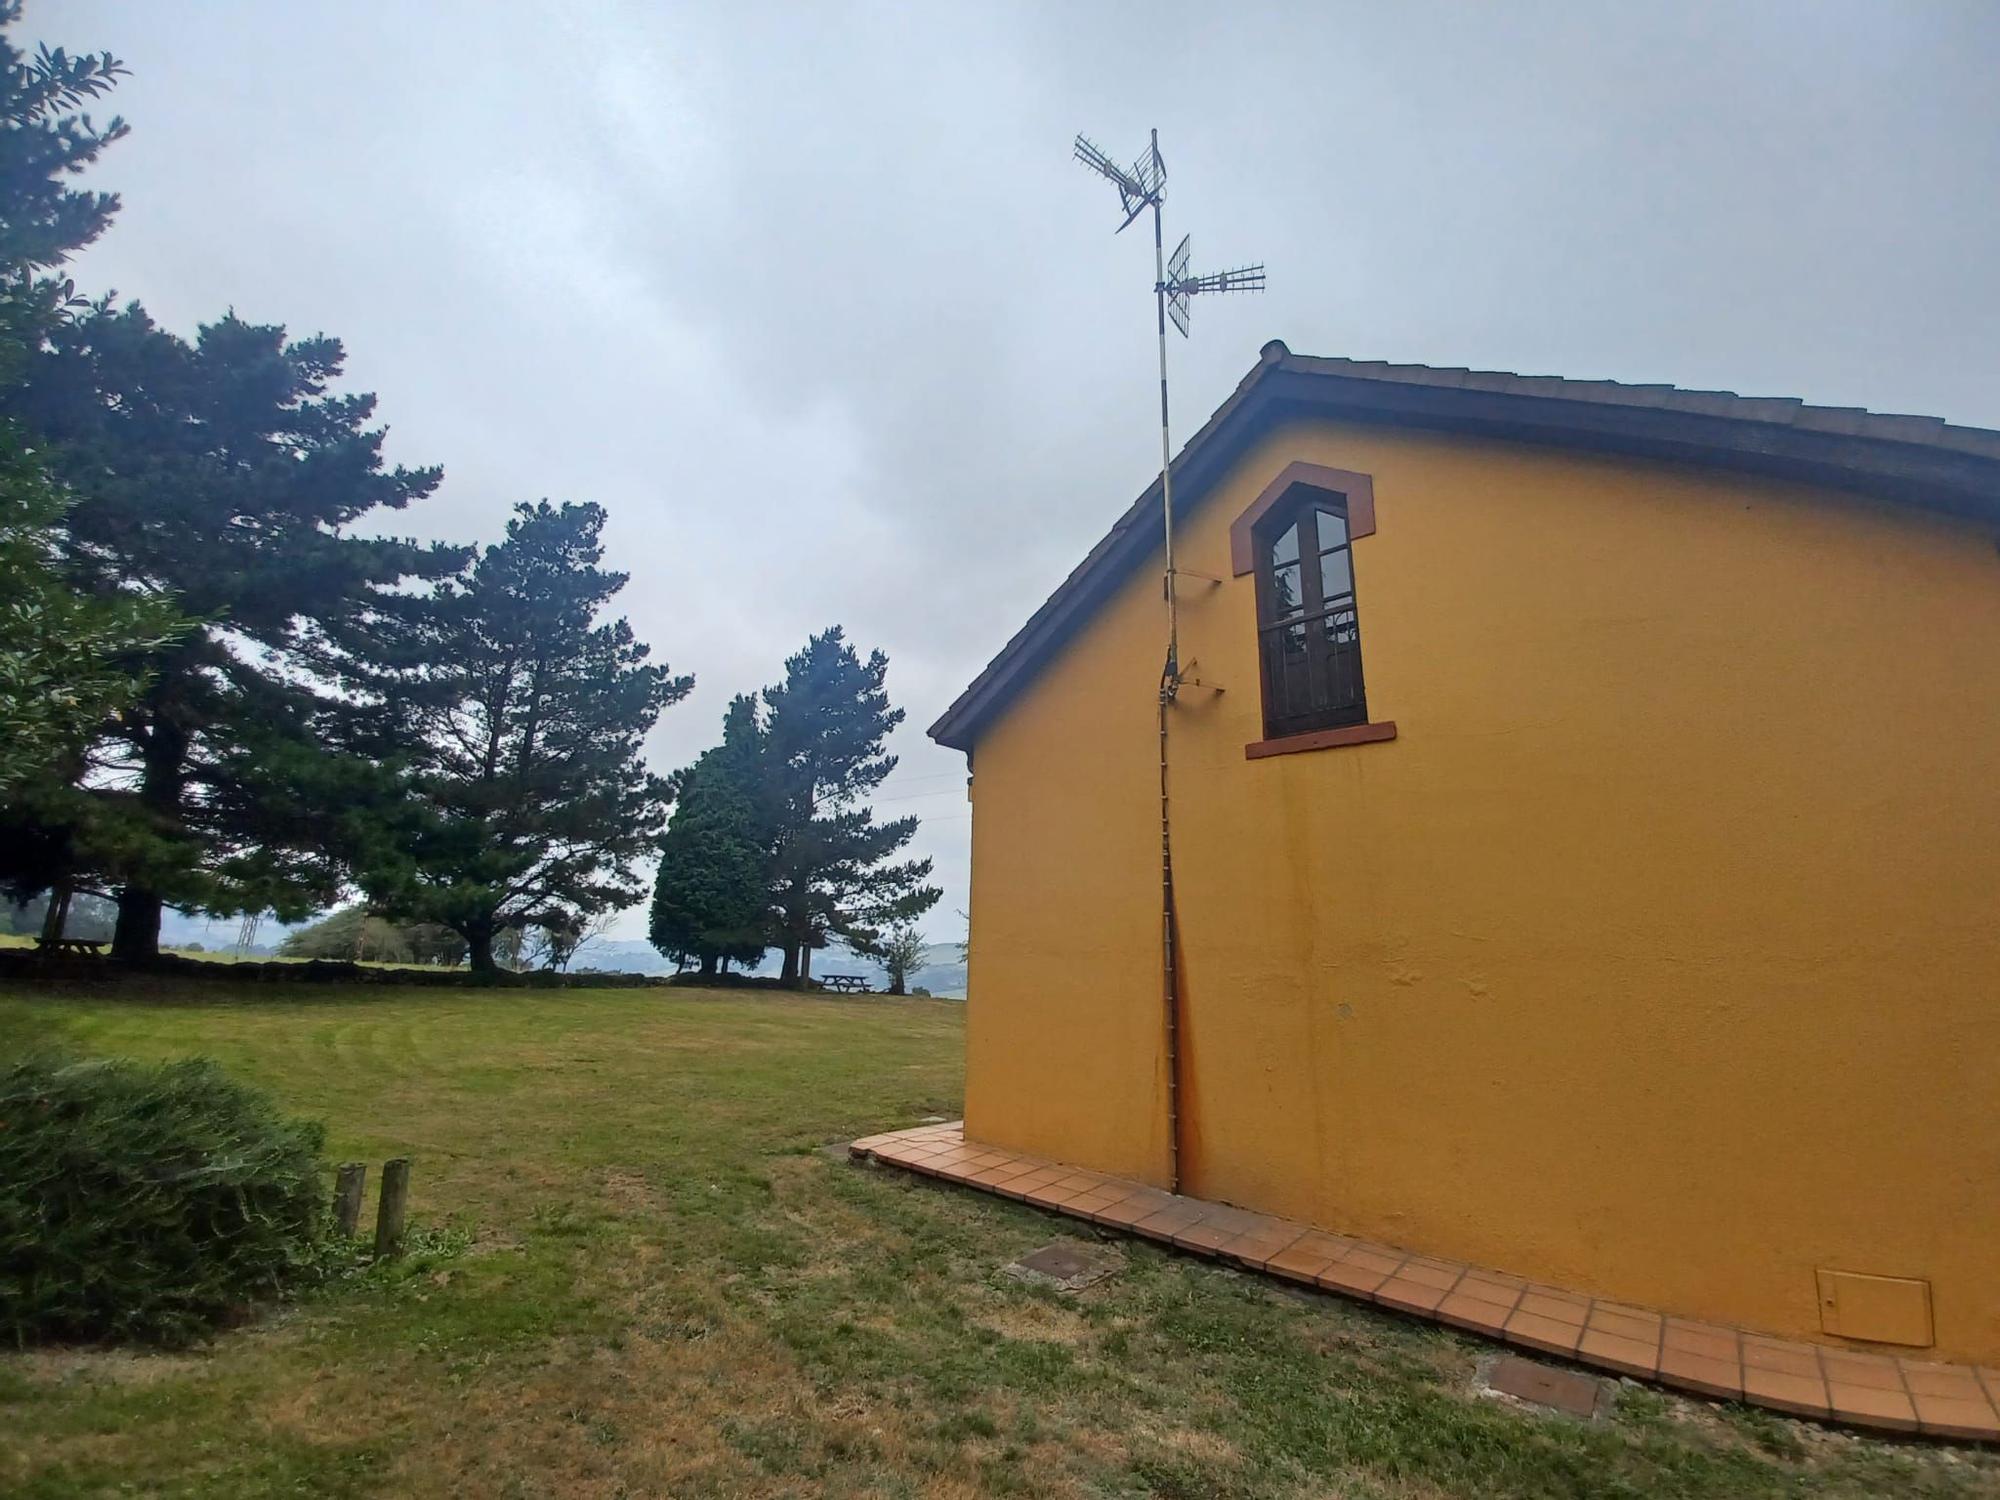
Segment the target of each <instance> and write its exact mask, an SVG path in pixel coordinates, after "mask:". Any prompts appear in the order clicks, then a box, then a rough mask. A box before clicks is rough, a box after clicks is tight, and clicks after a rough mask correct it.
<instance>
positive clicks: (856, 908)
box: [764, 625, 943, 982]
mask: <svg viewBox="0 0 2000 1500" xmlns="http://www.w3.org/2000/svg"><path fill="white" fill-rule="evenodd" d="M888 674H889V658H888V657H886V656H884V655H883V654H882V653H881V652H880V651H874V652H870V653H869V656H868V659H867V661H865V662H864V661H862V660H861V659H860V657H859V656H857V655H856V654H855V650H854V648H853V647H852V646H850V645H848V644H847V641H846V638H845V636H844V634H843V633H842V631H841V628H840V627H839V626H838V625H836V626H834V627H832V628H831V629H829V630H826V631H824V632H822V633H821V634H819V635H816V636H813V637H812V638H811V639H810V640H808V641H807V642H806V645H805V649H804V650H803V651H801V652H799V653H798V654H797V655H796V656H793V657H791V658H789V659H788V660H787V661H786V662H785V680H784V682H783V683H781V684H780V685H778V686H776V687H769V688H766V689H765V690H764V701H765V705H766V707H767V708H768V710H769V720H768V722H767V725H766V753H765V757H764V759H765V764H766V787H767V796H768V798H769V806H770V810H771V816H772V819H773V823H774V835H775V836H774V839H773V845H772V867H771V872H772V873H771V879H772V890H771V904H772V906H773V908H774V910H775V920H774V927H775V933H774V936H775V937H776V940H777V942H778V943H779V945H780V946H781V947H782V948H783V950H784V969H783V978H784V979H785V980H786V981H789V982H803V981H804V980H806V979H809V978H810V977H811V973H812V957H811V955H812V952H813V950H814V949H818V948H824V947H825V946H826V945H827V944H828V942H829V941H831V940H832V939H833V938H839V939H841V940H842V941H844V942H845V943H846V944H847V945H848V946H849V947H850V948H852V949H854V950H855V951H856V952H859V953H874V952H876V951H878V946H879V943H880V941H881V936H882V933H883V931H884V930H885V929H887V928H889V927H891V926H893V925H894V924H895V923H897V922H899V921H910V920H913V919H915V918H916V917H919V916H921V915H922V914H923V913H925V912H926V911H929V910H930V908H931V907H932V906H933V905H935V904H936V903H937V900H938V897H939V896H940V895H942V894H943V893H942V892H941V891H940V890H939V889H938V888H937V887H936V886H934V885H928V884H926V883H925V881H926V880H927V878H928V877H929V875H930V872H931V862H930V861H929V860H928V859H921V860H905V861H901V862H896V863H892V862H891V857H892V856H893V855H895V854H896V852H897V851H898V850H900V849H902V848H903V847H904V846H905V845H906V844H908V843H909V841H910V840H911V839H912V838H913V837H915V835H916V831H917V820H916V819H915V818H913V817H909V818H894V819H891V820H890V821H889V822H886V823H879V824H878V823H877V822H876V821H875V814H874V810H873V809H872V808H870V807H867V806H865V805H862V803H863V799H864V798H865V797H866V796H867V794H868V793H869V792H871V791H873V790H874V789H875V788H876V787H878V786H880V785H881V784H882V781H883V778H885V777H886V776H887V775H888V774H889V773H890V772H891V771H892V770H894V769H895V766H896V757H895V756H893V755H890V754H888V753H887V752H886V751H885V750H884V749H883V741H884V740H885V739H886V738H887V737H888V735H889V732H890V731H891V730H892V729H894V728H895V727H896V726H897V725H898V724H900V723H902V721H903V710H901V709H900V708H891V707H890V706H889V695H888V693H887V692H886V691H885V690H884V687H883V684H884V683H885V681H886V680H887V678H888Z"/></svg>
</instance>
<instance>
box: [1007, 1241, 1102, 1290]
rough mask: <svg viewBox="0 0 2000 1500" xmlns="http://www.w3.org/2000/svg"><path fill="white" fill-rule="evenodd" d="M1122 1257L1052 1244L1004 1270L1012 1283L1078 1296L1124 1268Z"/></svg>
mask: <svg viewBox="0 0 2000 1500" xmlns="http://www.w3.org/2000/svg"><path fill="white" fill-rule="evenodd" d="M1124 1264H1125V1262H1124V1260H1123V1258H1122V1257H1120V1256H1119V1255H1117V1254H1116V1253H1115V1252H1113V1251H1110V1250H1101V1249H1094V1248H1092V1247H1090V1246H1088V1245H1076V1244H1055V1245H1044V1246H1042V1248H1041V1249H1039V1250H1036V1251H1033V1252H1031V1253H1030V1254H1027V1255H1024V1256H1022V1257H1021V1258H1020V1259H1019V1260H1017V1261H1015V1262H1014V1263H1013V1264H1012V1265H1010V1266H1008V1267H1007V1268H1006V1271H1007V1274H1008V1275H1009V1276H1012V1277H1013V1278H1014V1279H1015V1280H1016V1281H1027V1282H1033V1283H1036V1284H1039V1285H1042V1286H1053V1287H1056V1288H1059V1289H1060V1290H1062V1291H1065V1292H1080V1291H1082V1290H1083V1289H1084V1288H1085V1287H1087V1286H1090V1285H1091V1284H1092V1283H1094V1282H1099V1281H1102V1280H1103V1279H1104V1278H1105V1277H1107V1276H1109V1275H1112V1274H1113V1273H1114V1272H1116V1271H1118V1270H1119V1269H1121V1268H1122V1267H1123V1266H1124Z"/></svg>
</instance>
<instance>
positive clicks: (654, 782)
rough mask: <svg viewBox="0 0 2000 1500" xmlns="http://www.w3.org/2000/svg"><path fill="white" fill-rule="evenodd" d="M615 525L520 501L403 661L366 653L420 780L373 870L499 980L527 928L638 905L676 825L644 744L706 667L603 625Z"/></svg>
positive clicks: (359, 681)
mask: <svg viewBox="0 0 2000 1500" xmlns="http://www.w3.org/2000/svg"><path fill="white" fill-rule="evenodd" d="M604 519H605V517H604V511H603V508H602V507H600V506H596V505H563V506H561V507H556V506H553V505H550V504H549V503H548V502H547V501H546V500H544V501H541V502H539V503H537V504H534V505H520V506H516V507H515V514H514V518H513V519H512V520H511V521H509V522H508V523H507V537H506V540H505V541H503V542H501V543H500V544H499V545H497V546H492V547H488V548H487V549H486V551H485V553H484V554H483V555H482V556H481V557H480V558H479V560H478V562H477V563H476V564H475V565H474V566H473V568H472V571H471V573H470V575H469V576H468V577H466V578H464V579H462V580H451V581H448V582H446V583H444V584H442V585H441V586H440V587H439V588H438V589H437V590H436V591H435V593H434V594H433V596H432V597H431V598H430V599H429V600H428V601H426V602H425V604H424V606H423V608H422V610H420V611H417V612H414V613H413V614H412V616H411V617H410V619H408V620H407V621H405V622H404V623H405V627H406V628H405V629H404V631H403V632H402V634H401V636H400V637H399V638H397V639H395V640H394V641H393V645H394V649H395V651H396V652H397V653H398V654H397V656H396V657H395V659H394V660H393V661H392V662H391V663H390V664H389V665H388V666H386V667H384V666H380V665H377V664H376V661H375V660H374V659H373V658H371V659H367V660H362V661H358V662H355V663H353V664H352V672H353V679H352V680H353V681H354V683H355V685H356V686H358V687H362V688H364V689H365V690H366V691H367V692H368V693H369V694H370V695H371V696H372V697H373V698H374V699H375V701H376V702H377V703H378V704H379V705H380V712H381V714H382V715H383V717H384V723H385V730H384V738H385V741H386V742H390V743H400V744H401V745H402V746H404V751H403V754H404V756H405V758H406V760H407V763H408V775H409V781H408V793H407V798H406V801H405V803H404V805H403V807H402V808H401V809H400V812H399V815H398V818H397V819H396V820H393V821H392V822H391V823H389V824H385V825H384V830H383V832H382V834H381V836H379V837H377V838H375V839H373V840H372V841H371V842H370V844H369V845H368V847H366V848H363V849H359V850H357V851H356V853H355V855H354V859H355V862H356V864H357V867H358V868H357V871H356V878H357V880H358V881H359V883H360V884H361V886H362V888H363V889H364V890H366V891H367V892H368V894H369V896H370V898H371V900H372V901H373V903H374V904H375V905H376V906H377V907H379V908H381V909H382V910H384V911H387V912H392V913H394V914H395V915H396V916H398V917H400V918H406V919H413V920H418V921H431V922H438V923H442V924H443V925H445V926H447V927H450V928H451V929H452V930H453V931H455V932H457V933H459V934H460V935H461V936H462V937H464V939H465V940H466V943H467V944H468V946H469V948H470V956H471V961H472V968H473V970H474V971H475V972H477V973H480V974H483V975H491V974H492V973H493V972H494V954H495V951H496V947H498V948H501V949H505V948H508V947H510V946H511V945H512V944H514V943H515V942H516V941H517V940H518V939H519V937H520V936H521V932H522V929H524V928H528V927H547V926H552V925H557V924H573V923H575V922H578V921H580V920H583V919H587V918H589V917H591V916H594V915H596V914H597V913H599V912H602V911H606V910H611V909H615V908H617V907H620V906H626V905H630V904H631V903H632V902H633V901H635V900H636V899H638V898H639V897H640V896H641V895H642V894H643V887H641V886H638V885H636V884H635V883H634V881H633V878H632V869H631V867H632V863H633V861H634V860H636V859H638V858H639V857H640V856H642V855H644V854H645V853H647V852H649V851H650V850H651V849H652V848H653V847H654V846H655V843H656V841H657V840H658V837H659V833H660V827H661V824H662V822H663V820H664V804H665V793H666V786H665V783H664V782H662V780H661V779H660V778H659V777H656V776H653V775H651V774H650V773H648V771H647V770H646V767H645V762H644V759H643V757H642V755H641V749H642V745H643V742H644V739H645V736H646V734H647V732H648V731H649V730H650V729H651V728H652V727H653V723H654V721H655V720H656V719H657V718H658V717H659V714H660V711H661V710H662V709H663V708H665V707H666V706H667V705H669V704H671V703H674V702H677V701H678V700H679V699H681V698H682V697H684V696H686V694H687V692H688V690H689V689H690V688H691V687H692V686H693V685H694V679H693V678H691V677H674V676H672V675H670V673H669V672H668V669H667V668H666V667H665V666H664V665H658V666H656V665H653V664H651V663H650V662H648V660H647V657H648V655H649V654H650V653H649V649H648V648H647V647H646V646H645V645H644V644H642V643H641V642H639V641H638V640H636V639H635V638H634V637H633V634H632V627H631V626H630V625H629V624H628V623H627V622H626V621H625V620H623V619H619V620H614V621H611V622H610V623H608V624H598V623H597V617H598V614H599V612H600V611H601V610H602V609H603V608H604V606H605V605H606V604H608V603H609V602H610V600H611V598H612V597H613V596H614V595H616V594H617V593H618V591H619V590H620V589H622V588H623V587H624V586H625V582H626V575H624V574H623V573H610V572H606V571H604V570H602V569H601V568H599V567H598V566H597V564H598V562H599V561H600V560H601V558H602V556H603V548H602V546H601V545H600V541H599V537H600V533H601V532H602V530H603V527H604ZM389 644H390V641H389V640H388V638H384V639H383V640H378V641H375V642H372V643H371V651H380V650H383V649H386V648H387V647H388V645H389Z"/></svg>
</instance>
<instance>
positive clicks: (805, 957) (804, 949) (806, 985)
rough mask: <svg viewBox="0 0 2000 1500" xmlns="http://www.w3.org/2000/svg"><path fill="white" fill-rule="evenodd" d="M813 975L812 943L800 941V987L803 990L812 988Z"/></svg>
mask: <svg viewBox="0 0 2000 1500" xmlns="http://www.w3.org/2000/svg"><path fill="white" fill-rule="evenodd" d="M812 977H813V950H812V944H811V943H800V944H799V988H800V989H802V990H809V989H811V988H812Z"/></svg>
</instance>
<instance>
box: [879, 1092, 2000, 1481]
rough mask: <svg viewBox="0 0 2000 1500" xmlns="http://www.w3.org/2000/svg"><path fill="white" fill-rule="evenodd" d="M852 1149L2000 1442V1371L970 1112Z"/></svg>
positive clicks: (1533, 1332) (1702, 1386) (1912, 1425)
mask: <svg viewBox="0 0 2000 1500" xmlns="http://www.w3.org/2000/svg"><path fill="white" fill-rule="evenodd" d="M848 1149H849V1150H850V1151H851V1152H852V1153H853V1154H854V1155H855V1156H857V1157H872V1158H873V1159H874V1160H876V1161H879V1162H884V1163H886V1164H888V1165H890V1166H895V1167H903V1168H907V1169H908V1170H910V1171H912V1172H921V1173H923V1174H925V1175H927V1176H931V1177H941V1178H944V1179H946V1180H947V1181H950V1182H956V1183H961V1184H963V1185H965V1186H968V1187H977V1188H984V1189H985V1190H986V1191H988V1192H992V1193H998V1194H1000V1195H1001V1196H1002V1197H1006V1198H1018V1199H1021V1200H1022V1201H1023V1202H1026V1203H1031V1204H1033V1205H1034V1206H1035V1207H1037V1208H1045V1209H1048V1210H1051V1211H1052V1212H1055V1213H1060V1214H1068V1215H1070V1216H1071V1217H1073V1218H1079V1219H1087V1220H1089V1221H1090V1222H1092V1223H1094V1224H1101V1225H1103V1226H1105V1227H1106V1228H1108V1229H1115V1230H1119V1231H1123V1232H1127V1233H1131V1234H1139V1235H1144V1236H1145V1237H1146V1238H1148V1239H1154V1240H1159V1241H1160V1242H1162V1243H1163V1244H1170V1245H1174V1246H1177V1247H1178V1248H1180V1249H1182V1250H1186V1251H1190V1252H1192V1253H1194V1254H1197V1255H1205V1256H1208V1257H1210V1258H1211V1259H1215V1260H1224V1261H1230V1262H1233V1263H1235V1264H1237V1265H1241V1266H1245V1267H1248V1268H1249V1269H1251V1270H1255V1271H1265V1272H1269V1273H1270V1274H1271V1275H1273V1276H1282V1277H1285V1278H1287V1279H1289V1280H1292V1281H1299V1282H1304V1283H1306V1284H1307V1285H1310V1286H1317V1287H1321V1288H1323V1289H1325V1290H1326V1291H1329V1292H1338V1293H1340V1294H1341V1295H1343V1296H1348V1297H1355V1298H1359V1299H1361V1300H1362V1301H1365V1302H1379V1303H1381V1304H1382V1305H1383V1306H1384V1307H1393V1308H1396V1309H1397V1310H1399V1311H1401V1312H1406V1313H1412V1314H1415V1315H1416V1316H1418V1317H1422V1318H1431V1319H1434V1320H1436V1321H1438V1322H1442V1323H1449V1324H1451V1325H1453V1326H1454V1327H1457V1328H1463V1329H1466V1330H1468V1331H1470V1332H1472V1333H1477V1334H1483V1335H1485V1336H1486V1337H1488V1338H1492V1339H1498V1340H1500V1341H1502V1342H1504V1343H1509V1344H1517V1345H1520V1346H1522V1347H1523V1348H1528V1349H1534V1350H1538V1351H1539V1352H1541V1353H1543V1354H1553V1355H1559V1356H1561V1357H1562V1358H1565V1359H1573V1360H1577V1361H1579V1362H1581V1363H1583V1364H1587V1365H1596V1366H1597V1367H1599V1368H1600V1369H1605V1370H1612V1371H1616V1372H1617V1373H1619V1374H1621V1375H1632V1376H1635V1377H1637V1378H1639V1379H1641V1380H1652V1381H1657V1382H1658V1383H1659V1384H1661V1385H1668V1386H1677V1387H1679V1388H1681V1389H1683V1390H1688V1391H1693V1392H1696V1393H1697V1394H1699V1395H1703V1396H1711V1397H1725V1398H1728V1399H1730V1400H1738V1401H1748V1402H1751V1403H1753V1404H1755V1405H1758V1406H1768V1407H1770V1408H1772V1409H1773V1410H1776V1411H1782V1412H1788V1413H1790V1414H1792V1415H1795V1416H1806V1417H1820V1418H1829V1419H1832V1420H1835V1421H1840V1422H1849V1423H1852V1424H1854V1425H1856V1426H1859V1427H1873V1428H1878V1429H1887V1430H1890V1431H1895V1432H1922V1433H1926V1434H1928V1435H1930V1436H1933V1437H1943V1438H1962V1439H1963V1438H1970V1439H1981V1440H1985V1441H1988V1442H1993V1441H2000V1408H1996V1403H2000V1370H1992V1369H1985V1368H1977V1369H1975V1368H1974V1367H1973V1366H1971V1365H1946V1364H1934V1363H1930V1362H1927V1361H1923V1360H1915V1359H1899V1358H1895V1357H1893V1356H1889V1355H1882V1354H1867V1353H1862V1352H1860V1351H1858V1350H1856V1351H1849V1350H1844V1349H1833V1348H1827V1347H1823V1346H1821V1345H1818V1344H1805V1343H1799V1342H1796V1341H1794V1340H1791V1339H1778V1338H1767V1337H1765V1336H1764V1335H1762V1334H1756V1333H1750V1332H1747V1331H1745V1330H1743V1329H1738V1328H1729V1327H1724V1326H1722V1325H1719V1324H1714V1323H1696V1322H1691V1321H1689V1320H1688V1319H1686V1318H1672V1317H1663V1316H1662V1315H1661V1314H1659V1313H1656V1312H1652V1311H1649V1310H1648V1309H1646V1308H1643V1307H1627V1306H1624V1305H1622V1304H1619V1303H1615V1302H1607V1301H1604V1300H1603V1299H1602V1298H1592V1297H1586V1296H1583V1295H1581V1294H1579V1293H1576V1292H1566V1291H1563V1290H1561V1289H1560V1288H1557V1287H1548V1286H1537V1285H1534V1284H1532V1283H1530V1282H1527V1281H1524V1280H1523V1279H1522V1278H1521V1277H1519V1276H1509V1275H1506V1274H1505V1273H1503V1272H1500V1271H1487V1270H1483V1269H1481V1268H1480V1267H1478V1266H1468V1265H1464V1264H1461V1263H1460V1262H1458V1261H1455V1260H1439V1259H1437V1258H1435V1257H1433V1256H1427V1255H1410V1254H1408V1253H1407V1252H1405V1251H1402V1250H1396V1249H1392V1248H1391V1247H1389V1246H1387V1245H1377V1244H1373V1243H1371V1242H1370V1241H1367V1240H1357V1239H1350V1238H1348V1237H1347V1236H1345V1235H1338V1234H1328V1233H1326V1232H1325V1231H1323V1230H1318V1229H1313V1228H1311V1227H1309V1226H1308V1225H1305V1224H1298V1223H1294V1222H1292V1221H1291V1220H1288V1219H1276V1218H1272V1217H1270V1216H1269V1215H1267V1214H1256V1213H1249V1212H1247V1211H1245V1210H1243V1209H1240V1208H1230V1207H1228V1206H1226V1205H1224V1204H1220V1203H1209V1202H1206V1201H1205V1200H1203V1199H1200V1198H1186V1197H1177V1196H1175V1195H1174V1194H1171V1193H1165V1192H1162V1191H1160V1190H1159V1189H1158V1188H1151V1187H1147V1186H1145V1185H1144V1184H1142V1183H1137V1182H1128V1181H1126V1180H1124V1179H1122V1178H1117V1177H1107V1176H1105V1175H1104V1174H1103V1173H1101V1172H1088V1171H1084V1170H1081V1169H1079V1168H1076V1167H1065V1166H1061V1165H1058V1164H1057V1163H1055V1162H1050V1161H1043V1160H1041V1159H1039V1158H1037V1157H1032V1156H1023V1155H1021V1154H1020V1153H1018V1152H1014V1151H1007V1150H1003V1149H1001V1148H1000V1147H996V1146H985V1145H981V1144H980V1143H979V1142H977V1141H968V1140H966V1139H965V1133H964V1127H963V1123H962V1122H959V1123H954V1124H950V1125H928V1126H923V1127H920V1128H918V1129H916V1130H899V1131H894V1132H891V1133H889V1134H887V1135H872V1136H868V1137H866V1138H864V1139H862V1140H858V1141H856V1142H854V1143H853V1145H852V1146H850V1147H849V1148H848Z"/></svg>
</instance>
